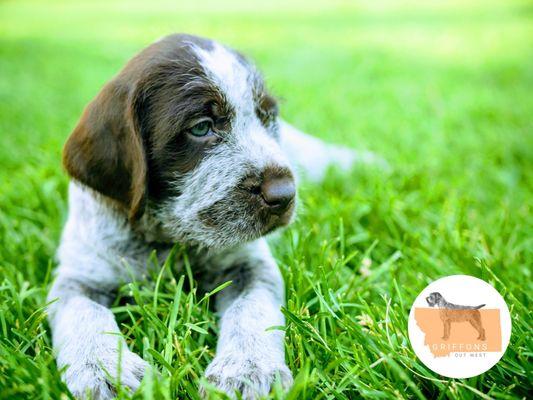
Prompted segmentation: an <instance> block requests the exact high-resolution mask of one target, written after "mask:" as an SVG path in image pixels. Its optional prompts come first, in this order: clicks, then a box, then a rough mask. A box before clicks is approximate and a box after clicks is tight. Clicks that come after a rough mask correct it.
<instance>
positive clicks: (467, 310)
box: [426, 292, 485, 340]
mask: <svg viewBox="0 0 533 400" xmlns="http://www.w3.org/2000/svg"><path fill="white" fill-rule="evenodd" d="M426 301H427V303H428V305H429V306H430V307H438V308H439V309H440V312H439V315H440V319H441V321H442V323H443V325H444V334H443V336H442V339H444V340H448V339H449V338H450V332H451V325H452V322H466V321H468V322H470V325H472V326H473V327H474V329H475V330H476V331H477V332H478V337H477V338H478V340H485V329H484V328H483V324H482V323H481V313H480V312H479V309H480V308H482V307H485V304H480V305H479V306H462V305H458V304H453V303H448V302H447V301H446V299H445V298H444V297H443V296H442V294H440V293H439V292H433V293H431V294H430V295H429V296H428V297H426Z"/></svg>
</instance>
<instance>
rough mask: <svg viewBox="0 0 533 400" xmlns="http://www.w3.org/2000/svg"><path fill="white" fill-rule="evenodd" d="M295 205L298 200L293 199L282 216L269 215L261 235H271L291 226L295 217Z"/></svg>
mask: <svg viewBox="0 0 533 400" xmlns="http://www.w3.org/2000/svg"><path fill="white" fill-rule="evenodd" d="M295 203H296V200H295V199H292V200H291V201H290V202H289V204H287V205H286V206H285V209H284V211H283V212H282V213H281V214H276V213H269V214H268V216H267V217H266V220H265V223H264V224H263V229H262V230H261V235H266V234H269V233H271V232H273V231H275V230H276V229H278V228H282V227H284V226H287V225H289V224H290V223H291V222H292V219H293V216H294V209H295Z"/></svg>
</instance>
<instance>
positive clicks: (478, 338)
mask: <svg viewBox="0 0 533 400" xmlns="http://www.w3.org/2000/svg"><path fill="white" fill-rule="evenodd" d="M408 329H409V339H410V340H411V346H412V347H413V349H414V351H415V353H416V355H417V356H418V358H419V359H420V360H421V361H422V362H423V363H424V364H425V365H426V366H427V367H428V368H429V369H431V370H432V371H434V372H436V373H438V374H440V375H443V376H446V377H449V378H471V377H473V376H476V375H479V374H482V373H483V372H485V371H488V370H489V369H490V368H492V367H493V366H494V365H495V364H496V363H497V362H498V361H499V360H500V359H501V358H502V356H503V354H504V353H505V350H506V349H507V346H508V345H509V339H510V337H511V316H510V314H509V308H507V304H505V301H504V300H503V297H502V296H501V295H500V294H499V293H498V292H497V291H496V289H494V288H493V287H492V286H491V285H489V284H488V283H487V282H485V281H483V280H481V279H478V278H474V277H473V276H468V275H451V276H447V277H445V278H441V279H439V280H436V281H435V282H432V283H430V284H429V285H428V286H427V287H426V288H425V289H424V290H422V292H421V293H420V294H419V295H418V297H417V298H416V300H415V302H414V303H413V307H412V308H411V312H410V313H409V324H408Z"/></svg>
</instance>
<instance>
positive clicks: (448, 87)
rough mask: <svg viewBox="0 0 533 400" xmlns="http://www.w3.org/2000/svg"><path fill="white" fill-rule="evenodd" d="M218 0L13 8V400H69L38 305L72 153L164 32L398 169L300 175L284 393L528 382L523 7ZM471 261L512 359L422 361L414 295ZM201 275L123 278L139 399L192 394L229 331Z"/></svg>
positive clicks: (305, 121) (9, 282) (531, 40)
mask: <svg viewBox="0 0 533 400" xmlns="http://www.w3.org/2000/svg"><path fill="white" fill-rule="evenodd" d="M179 3H183V4H182V5H179ZM225 3H226V4H225V5H222V2H220V1H215V0H212V1H211V0H210V1H207V2H199V1H197V2H185V1H184V2H178V1H167V2H164V1H159V0H151V1H147V2H140V1H112V0H109V1H87V2H84V3H80V2H77V1H34V2H30V1H26V0H16V1H5V0H4V1H1V2H0V166H1V168H0V398H2V399H67V398H69V397H70V394H69V393H68V391H67V389H66V387H65V386H64V385H63V384H62V383H61V381H60V372H59V371H58V370H57V368H56V366H55V362H54V358H53V355H52V352H51V348H50V347H51V340H50V330H49V327H48V324H47V322H46V302H45V297H46V293H47V288H48V287H49V285H50V282H51V279H52V271H53V268H54V266H55V262H54V253H55V249H56V246H57V244H58V240H59V236H60V232H61V227H62V223H63V221H64V220H65V217H66V214H67V208H66V188H67V177H66V175H65V173H64V172H63V171H62V168H61V163H60V154H61V147H62V145H63V143H64V141H65V139H66V137H67V136H68V135H69V133H70V131H71V130H72V128H73V127H74V125H75V123H76V121H77V119H78V118H79V116H80V114H81V111H82V109H83V107H84V105H85V104H86V103H87V102H88V101H89V100H90V99H91V98H92V97H93V96H94V95H95V94H96V93H97V92H98V90H99V88H100V87H101V86H102V85H103V84H104V82H106V81H107V80H108V79H109V78H110V77H111V76H113V75H114V74H115V73H116V72H117V71H118V70H119V69H120V68H121V66H122V65H123V63H124V62H125V61H126V60H127V59H128V58H130V57H131V56H132V55H133V54H135V52H137V51H138V50H139V49H141V48H142V47H143V46H145V45H147V44H149V43H150V42H152V41H154V40H156V39H158V38H159V37H161V36H163V35H165V34H167V33H171V32H189V33H195V34H199V35H204V36H209V37H213V38H216V39H218V40H220V41H222V42H224V43H227V44H230V45H232V46H234V47H236V48H238V49H240V50H242V51H243V52H244V53H246V54H248V55H250V56H251V57H252V58H253V59H254V60H255V61H256V62H257V64H258V65H259V66H260V68H261V69H262V71H263V72H264V73H265V75H266V77H267V80H268V82H269V86H270V88H271V90H272V91H273V92H274V93H275V94H276V95H277V96H279V97H280V98H281V99H283V100H282V111H281V112H282V115H283V116H284V118H286V119H287V120H288V121H290V122H291V123H293V124H295V125H296V126H298V127H299V128H301V129H304V130H306V131H308V132H312V133H314V134H316V135H317V136H320V137H322V138H324V139H326V140H328V141H331V142H335V143H343V144H346V145H349V146H353V147H357V148H366V149H370V150H373V151H375V152H377V153H379V154H381V155H382V156H383V157H385V158H386V159H387V160H388V161H389V163H390V165H391V167H392V168H391V169H392V171H391V172H390V173H388V174H385V173H383V172H382V171H379V170H376V169H373V168H361V169H357V170H354V171H353V172H351V173H349V174H341V173H338V172H335V171H332V172H331V173H330V174H329V175H328V177H327V179H326V180H325V181H324V182H323V183H322V184H320V185H311V184H303V185H302V187H301V188H300V198H301V200H302V203H303V207H301V210H300V213H299V217H298V219H297V221H296V223H295V224H294V225H293V226H292V227H290V228H289V229H287V230H285V231H284V232H283V233H281V234H279V235H276V236H275V237H273V238H271V240H270V242H271V244H272V248H273V251H274V254H275V257H276V259H277V260H278V261H279V265H280V268H281V270H282V272H283V275H284V277H285V281H286V286H287V304H286V308H285V309H284V313H285V316H286V319H287V328H286V353H287V356H286V359H287V362H288V365H289V367H290V368H291V370H292V372H293V374H294V376H295V385H294V388H293V389H292V390H291V392H290V393H289V394H288V395H287V396H286V398H288V399H333V398H335V399H354V398H359V397H364V398H415V399H423V398H440V399H446V398H451V399H473V398H479V397H483V398H485V399H488V398H496V399H499V398H505V399H507V398H526V397H527V396H528V395H530V394H531V393H532V391H533V383H532V380H533V378H532V377H533V368H532V364H531V355H532V351H533V349H532V347H533V346H532V339H531V332H532V328H531V320H532V318H531V303H530V301H529V297H530V296H531V294H532V293H533V291H532V289H533V284H532V282H533V279H532V277H531V272H532V271H531V267H532V265H533V257H532V251H531V250H532V248H533V243H532V233H533V229H532V227H533V218H532V212H531V206H532V198H533V196H532V195H533V191H532V186H533V120H532V116H533V95H532V93H533V50H532V49H533V8H532V6H531V3H529V2H527V1H515V0H501V1H492V0H455V1H414V0H413V1H407V2H406V1H391V2H375V1H362V2H355V1H337V0H314V1H300V0H298V1H282V0H274V1H257V2H252V1H246V0H238V1H231V2H225ZM182 256H183V252H182V250H181V249H179V248H178V249H177V255H176V257H182ZM458 273H462V274H469V275H473V276H476V277H479V278H482V279H485V280H486V281H488V282H490V283H491V284H492V285H493V286H494V287H495V288H496V289H497V290H498V291H499V292H500V293H501V294H502V295H503V296H504V298H505V300H506V301H507V304H508V305H509V308H510V311H511V316H512V321H513V331H512V336H511V342H510V345H509V348H508V349H507V352H506V353H505V356H504V357H503V359H502V360H501V361H500V362H499V363H498V364H497V365H496V366H495V367H494V368H492V369H491V370H490V371H488V372H486V373H484V374H482V375H480V376H478V377H475V378H471V379H464V380H454V379H445V378H442V377H440V376H438V375H437V374H435V373H433V372H431V371H430V370H429V369H427V368H426V367H425V366H424V365H423V364H421V363H420V362H419V361H418V360H417V358H416V356H415V354H414V352H413V350H412V349H411V347H410V345H409V340H408V335H407V316H408V313H409V309H410V306H411V304H412V302H413V300H414V299H415V297H416V296H417V295H418V293H419V292H420V291H421V290H422V289H423V288H424V287H425V286H426V285H427V284H428V283H430V282H431V281H433V280H435V279H437V278H439V277H443V276H446V275H451V274H458ZM184 284H186V285H185V286H190V287H191V289H189V290H181V288H182V285H184ZM195 287H196V285H195V283H194V282H193V281H192V278H191V277H190V274H188V273H186V274H185V275H180V274H179V273H178V272H176V271H175V270H174V269H173V268H172V265H171V263H167V264H166V265H165V266H162V269H161V280H160V284H159V285H156V284H155V283H154V281H150V280H147V281H143V282H136V283H134V284H131V285H128V286H125V287H123V288H122V289H121V291H120V293H119V297H118V299H117V301H116V303H115V305H114V308H113V310H114V313H115V314H116V317H117V319H118V321H119V324H120V326H121V328H122V332H123V334H124V335H125V336H126V338H127V341H128V344H129V346H130V347H131V348H132V349H133V350H134V351H135V352H137V353H139V354H142V355H143V357H144V358H145V359H146V360H148V361H149V362H150V363H151V364H152V365H154V366H155V367H156V368H157V370H158V371H159V377H156V378H152V377H150V376H149V377H147V379H146V380H145V382H144V383H143V387H142V390H141V393H139V394H137V395H136V396H135V397H139V398H154V399H175V398H180V399H182V398H183V399H197V398H199V395H198V384H199V382H200V379H201V376H202V372H203V370H204V369H205V367H206V365H207V364H208V363H209V361H210V360H211V359H212V357H213V354H214V348H215V344H216V341H215V333H216V331H217V328H216V318H215V315H214V314H213V313H212V312H211V311H209V309H208V304H207V303H208V301H205V300H204V301H202V299H201V298H200V297H199V296H197V295H196V292H195ZM132 298H133V299H132ZM127 300H131V301H127ZM173 312H177V319H176V321H175V322H173V320H172V318H171V315H172V313H173ZM119 397H120V398H129V395H128V394H127V393H122V392H120V393H119ZM273 397H274V398H285V396H283V395H282V394H280V393H274V394H273Z"/></svg>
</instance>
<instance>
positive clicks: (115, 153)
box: [63, 80, 147, 219]
mask: <svg viewBox="0 0 533 400" xmlns="http://www.w3.org/2000/svg"><path fill="white" fill-rule="evenodd" d="M133 97H134V87H133V85H130V84H125V83H121V82H118V81H116V80H115V81H111V82H110V83H108V84H107V85H106V86H105V87H104V88H103V89H102V91H101V92H100V93H99V94H98V96H97V97H96V98H95V99H94V100H93V101H92V102H91V103H90V104H89V105H88V106H87V108H86V109H85V111H84V113H83V115H82V117H81V119H80V121H79V122H78V125H77V126H76V128H75V129H74V131H73V132H72V134H71V135H70V137H69V139H68V140H67V143H66V144H65V147H64V149H63V165H64V166H65V168H66V170H67V171H68V173H69V174H70V176H71V177H72V178H74V179H76V180H78V181H80V182H81V183H83V184H85V185H87V186H89V187H91V188H92V189H94V190H96V191H98V192H100V193H101V194H103V195H105V196H108V197H110V198H111V199H114V200H116V201H118V202H119V203H121V204H122V205H124V206H125V207H126V208H127V209H128V212H129V216H130V218H132V219H135V218H137V217H139V216H140V215H142V212H143V209H144V203H145V199H146V168H147V167H146V156H145V152H144V147H143V142H142V138H141V135H140V132H139V127H138V124H137V122H136V120H137V119H136V117H135V110H134V106H133V102H134V99H133Z"/></svg>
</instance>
